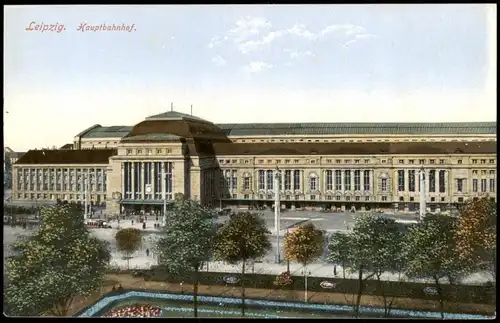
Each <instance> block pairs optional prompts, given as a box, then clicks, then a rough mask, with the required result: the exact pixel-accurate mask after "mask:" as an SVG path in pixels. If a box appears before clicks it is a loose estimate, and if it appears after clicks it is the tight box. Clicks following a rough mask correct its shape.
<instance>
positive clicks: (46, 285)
mask: <svg viewBox="0 0 500 323" xmlns="http://www.w3.org/2000/svg"><path fill="white" fill-rule="evenodd" d="M41 215H42V218H43V222H42V225H41V227H40V228H39V229H38V230H37V231H36V232H35V233H34V234H33V235H32V236H29V237H28V238H27V239H24V240H22V241H18V242H16V243H15V244H13V246H12V251H13V256H12V257H11V258H10V259H9V260H8V262H7V276H8V279H9V285H8V286H7V287H6V288H5V290H4V300H5V302H6V306H7V308H8V310H9V313H8V314H9V315H13V316H39V315H41V314H46V313H50V314H52V315H56V316H65V315H66V314H67V312H68V310H69V307H70V306H71V303H72V301H73V299H74V297H75V296H88V295H90V293H92V292H93V291H95V290H97V289H98V288H99V287H100V286H101V284H102V282H103V278H104V275H105V271H106V268H107V265H108V263H109V260H110V253H109V248H108V245H107V243H106V242H103V241H100V240H98V239H97V238H94V237H92V236H91V235H90V233H89V232H88V230H87V228H86V227H85V225H84V223H83V215H82V214H81V212H79V211H78V210H77V209H75V208H72V207H71V206H68V205H64V206H49V207H44V208H43V209H42V210H41Z"/></svg>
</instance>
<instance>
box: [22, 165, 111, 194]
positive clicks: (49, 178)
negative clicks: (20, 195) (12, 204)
mask: <svg viewBox="0 0 500 323" xmlns="http://www.w3.org/2000/svg"><path fill="white" fill-rule="evenodd" d="M91 169H93V170H94V173H93V174H94V176H93V179H92V180H91V179H90V177H87V178H88V179H89V180H91V181H90V182H89V184H94V186H93V188H94V189H93V190H91V191H92V192H102V193H105V192H106V190H107V187H106V170H105V169H102V168H77V169H72V171H73V172H71V170H69V169H68V171H67V177H66V176H65V173H64V171H63V169H57V168H55V169H54V168H51V169H47V173H48V176H47V183H44V178H45V176H44V174H43V169H21V174H20V176H18V187H23V185H22V184H24V185H26V184H28V189H27V190H28V191H32V190H31V186H32V185H33V187H34V189H33V191H57V192H64V191H79V190H78V189H77V188H78V186H77V184H78V183H80V184H82V185H83V178H84V176H89V174H90V172H89V171H90V170H91ZM58 170H60V172H57V171H58ZM77 170H80V173H79V175H80V176H81V178H80V180H78V177H77V176H78V173H77ZM84 170H86V172H84ZM98 170H100V173H101V177H100V180H99V178H98V176H97V174H98ZM52 173H54V175H55V176H54V177H55V183H54V185H55V186H54V189H51V186H52ZM58 173H59V176H58ZM71 173H73V176H71ZM26 174H27V175H28V176H26ZM33 174H34V176H32V175H33ZM40 175H41V176H40ZM26 177H27V183H26ZM32 178H34V181H32ZM40 178H41V180H40ZM65 178H67V180H65ZM72 178H75V179H76V180H74V181H72ZM44 184H47V189H44ZM58 184H59V185H60V187H59V189H58V187H57V185H58ZM65 184H66V189H64V187H65ZM73 184H75V189H73V188H72V185H73ZM98 184H101V186H100V189H99V186H98ZM38 185H39V186H40V189H37V186H38ZM89 187H91V186H90V185H89ZM21 190H24V189H21ZM80 191H83V186H81V187H80Z"/></svg>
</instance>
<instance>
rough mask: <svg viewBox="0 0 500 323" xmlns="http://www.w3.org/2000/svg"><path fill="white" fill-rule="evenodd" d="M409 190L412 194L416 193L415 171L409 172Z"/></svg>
mask: <svg viewBox="0 0 500 323" xmlns="http://www.w3.org/2000/svg"><path fill="white" fill-rule="evenodd" d="M408 190H409V191H410V192H415V170H414V169H410V170H409V171H408Z"/></svg>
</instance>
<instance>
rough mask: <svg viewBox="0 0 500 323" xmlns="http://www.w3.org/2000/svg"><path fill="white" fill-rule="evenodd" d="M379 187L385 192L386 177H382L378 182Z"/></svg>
mask: <svg viewBox="0 0 500 323" xmlns="http://www.w3.org/2000/svg"><path fill="white" fill-rule="evenodd" d="M380 189H381V191H382V192H387V178H382V180H381V183H380Z"/></svg>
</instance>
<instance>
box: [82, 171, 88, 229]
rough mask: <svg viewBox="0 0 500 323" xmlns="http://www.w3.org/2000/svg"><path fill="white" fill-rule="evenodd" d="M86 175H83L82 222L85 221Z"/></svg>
mask: <svg viewBox="0 0 500 323" xmlns="http://www.w3.org/2000/svg"><path fill="white" fill-rule="evenodd" d="M87 203H88V202H87V175H86V174H83V208H84V210H83V220H85V221H87Z"/></svg>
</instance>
